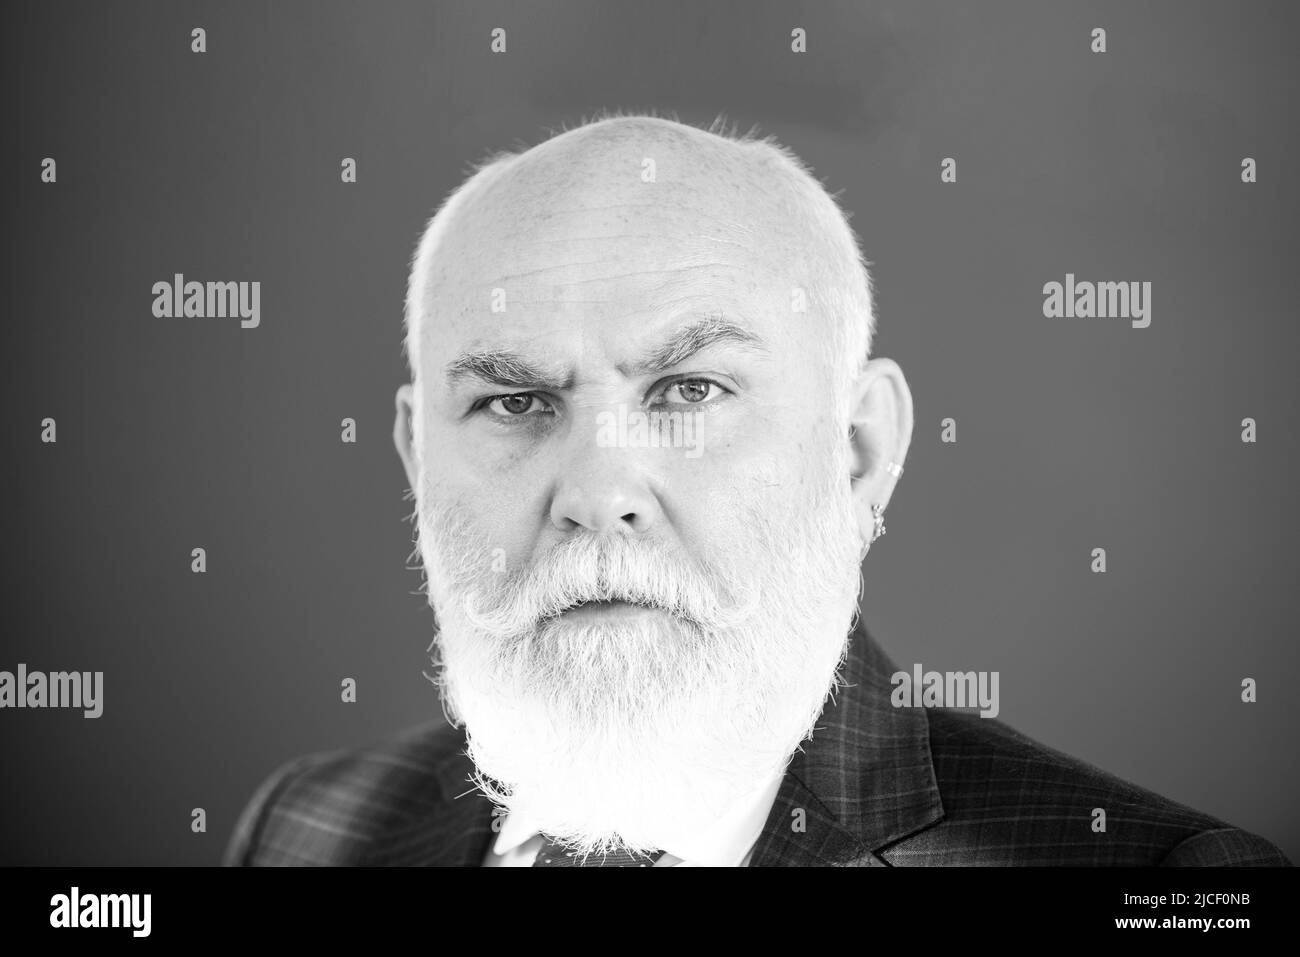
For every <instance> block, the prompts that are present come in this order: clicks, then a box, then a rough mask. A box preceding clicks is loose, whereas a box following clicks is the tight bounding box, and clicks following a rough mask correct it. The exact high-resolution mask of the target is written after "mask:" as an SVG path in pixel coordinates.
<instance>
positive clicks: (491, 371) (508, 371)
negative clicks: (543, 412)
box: [447, 350, 573, 392]
mask: <svg viewBox="0 0 1300 957" xmlns="http://www.w3.org/2000/svg"><path fill="white" fill-rule="evenodd" d="M461 379H481V380H482V381H484V382H491V383H493V384H494V385H503V386H507V387H509V388H513V389H523V388H533V389H536V388H542V389H551V390H553V391H556V392H559V391H562V390H564V389H569V388H572V386H573V376H572V375H569V376H567V377H565V378H564V379H558V378H556V377H555V376H553V375H551V374H549V373H547V372H545V371H543V370H542V369H539V368H538V367H537V366H535V365H533V364H532V363H531V362H529V361H528V360H527V359H525V358H524V357H523V356H521V355H519V353H517V352H507V351H500V350H498V351H492V352H469V353H466V354H464V355H462V356H459V357H458V358H456V359H454V360H452V361H451V362H449V363H447V381H448V383H449V384H452V385H455V384H456V383H457V382H459V381H460V380H461Z"/></svg>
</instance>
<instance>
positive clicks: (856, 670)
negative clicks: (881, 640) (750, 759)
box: [750, 621, 943, 867]
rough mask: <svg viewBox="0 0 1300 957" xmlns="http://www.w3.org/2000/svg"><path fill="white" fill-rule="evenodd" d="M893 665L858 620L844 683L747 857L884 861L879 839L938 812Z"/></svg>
mask: <svg viewBox="0 0 1300 957" xmlns="http://www.w3.org/2000/svg"><path fill="white" fill-rule="evenodd" d="M897 671H898V668H897V667H896V666H895V665H894V664H893V662H892V661H890V660H889V658H888V657H886V655H885V653H884V652H883V651H882V650H881V648H880V646H879V645H878V644H876V642H875V640H874V639H873V638H872V637H871V635H870V634H869V633H868V632H867V629H866V627H865V626H864V625H863V624H862V623H861V622H860V621H859V623H858V626H857V627H856V628H855V629H854V631H853V634H852V635H851V643H850V646H849V653H848V657H847V659H846V661H845V665H844V669H843V672H842V674H843V676H844V682H843V684H842V686H841V687H840V689H839V691H838V693H836V694H835V695H833V696H832V699H831V700H830V701H828V703H827V705H826V707H825V709H824V710H823V711H822V715H821V718H820V720H819V721H818V726H817V728H816V729H815V731H814V733H813V736H812V739H811V740H810V741H806V742H805V743H804V746H803V748H801V749H800V750H799V751H797V752H796V753H795V755H794V757H793V759H792V760H791V761H790V764H789V765H788V767H787V768H786V773H785V778H784V779H783V780H782V782H781V789H780V791H779V792H778V794H777V798H776V801H775V803H774V804H773V807H772V812H771V814H769V815H768V818H767V822H766V824H765V825H764V827H763V832H762V834H761V835H760V837H759V839H758V843H757V845H756V846H755V849H754V855H753V858H752V859H751V861H750V864H751V866H754V867H762V866H787V867H788V866H800V865H834V866H857V867H883V866H888V865H887V864H886V863H885V861H884V860H882V859H881V858H880V856H879V855H878V853H877V852H878V851H880V850H881V849H882V848H884V847H885V846H886V845H889V844H892V843H894V842H895V841H899V840H901V839H903V838H904V837H907V836H908V835H910V834H915V833H916V832H917V831H920V830H923V829H924V828H927V827H930V826H932V825H934V824H936V823H938V822H939V821H940V820H942V819H943V802H942V801H941V800H940V797H939V786H938V782H937V781H936V780H935V774H934V762H933V759H932V757H931V754H930V727H929V720H928V719H927V718H926V715H925V710H924V709H923V708H895V707H894V706H893V705H892V704H891V702H890V693H891V692H892V690H893V685H892V684H891V682H890V676H891V675H893V674H894V673H895V672H897Z"/></svg>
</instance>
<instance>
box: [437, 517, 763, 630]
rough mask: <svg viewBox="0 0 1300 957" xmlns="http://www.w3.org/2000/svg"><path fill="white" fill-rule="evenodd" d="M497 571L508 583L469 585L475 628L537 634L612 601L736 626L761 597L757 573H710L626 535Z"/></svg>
mask: <svg viewBox="0 0 1300 957" xmlns="http://www.w3.org/2000/svg"><path fill="white" fill-rule="evenodd" d="M497 577H499V578H500V579H501V582H500V584H497V583H495V582H493V581H492V580H491V578H490V577H489V576H488V575H481V576H479V581H480V583H481V587H476V588H470V589H467V590H466V592H465V593H464V598H463V600H462V603H461V604H462V609H463V611H464V614H465V617H466V619H467V620H468V621H469V623H470V624H471V625H472V626H473V627H474V628H476V629H478V630H480V631H483V632H487V633H489V634H493V635H497V636H501V637H508V636H511V635H522V634H527V633H531V632H533V631H534V630H535V629H536V628H537V627H539V626H540V625H542V624H544V623H546V622H547V621H550V620H553V619H555V618H558V617H559V616H560V615H562V614H564V612H566V611H569V610H570V609H572V608H574V607H576V606H578V605H580V604H583V603H585V602H605V601H622V602H627V603H628V604H632V605H640V606H642V607H646V608H657V609H660V610H662V611H665V612H667V613H668V614H670V615H672V616H674V617H676V618H678V619H680V620H682V621H684V622H685V623H687V624H688V625H691V626H694V627H697V628H701V629H706V630H716V629H727V628H735V627H738V626H739V625H742V624H744V623H745V622H747V621H749V620H750V619H751V618H752V617H753V616H754V615H755V614H756V613H757V611H758V608H759V604H760V601H761V595H760V590H759V588H758V587H757V583H756V582H754V581H753V580H752V579H749V578H745V579H744V580H743V581H729V580H728V578H729V577H732V578H734V577H735V576H725V575H719V574H717V573H714V575H712V576H708V575H702V574H700V573H699V572H697V571H696V570H695V569H694V568H692V567H691V566H690V565H689V564H687V563H684V562H681V561H680V560H678V559H677V558H676V557H675V556H674V555H672V554H670V553H668V552H667V551H666V550H664V549H662V548H661V547H660V546H651V545H646V544H637V545H632V544H629V543H627V542H626V541H625V540H622V539H614V540H610V539H605V540H597V539H575V540H573V541H570V542H566V543H565V544H563V545H561V546H559V547H557V548H556V549H554V550H553V551H552V552H551V553H550V554H549V555H548V556H547V557H546V558H545V559H544V560H543V561H541V562H538V563H536V564H534V565H533V567H531V568H530V569H529V570H528V571H527V572H526V573H524V574H523V575H522V576H505V575H500V576H497ZM710 578H716V579H718V583H717V584H715V583H714V582H713V581H710ZM720 592H725V593H726V594H727V595H728V597H727V598H724V597H723V596H722V595H721V594H720ZM733 595H734V596H738V597H735V598H732V597H730V596H733Z"/></svg>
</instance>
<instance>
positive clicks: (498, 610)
mask: <svg viewBox="0 0 1300 957" xmlns="http://www.w3.org/2000/svg"><path fill="white" fill-rule="evenodd" d="M834 458H835V459H836V461H835V463H834V467H833V468H832V469H830V470H828V471H829V473H830V474H828V475H827V476H826V478H825V480H824V482H823V489H822V491H821V493H820V494H815V495H814V496H813V497H812V498H813V500H812V501H809V502H807V503H806V504H805V507H804V508H803V509H802V510H801V512H800V513H799V514H789V513H785V512H783V513H782V514H781V515H780V516H777V517H773V516H772V515H770V514H767V513H765V512H764V511H763V510H761V509H751V510H750V513H749V514H748V515H747V520H746V521H744V522H740V523H737V530H736V533H735V537H734V540H731V541H726V542H718V543H716V546H715V547H714V548H713V551H714V553H715V555H716V556H717V557H716V558H715V560H713V561H711V562H700V561H696V560H693V559H692V558H690V557H687V556H686V555H684V554H683V553H682V552H681V551H680V550H679V549H672V548H669V547H668V546H666V545H665V544H663V542H662V541H660V540H656V541H651V540H649V538H648V537H647V539H646V540H641V539H640V538H638V537H637V536H627V535H605V536H599V535H596V534H594V533H582V534H581V535H579V534H578V533H574V534H573V535H571V536H570V537H568V538H566V539H565V540H564V541H563V542H562V543H561V544H559V545H558V546H556V547H555V548H554V549H553V550H552V551H551V552H549V553H548V554H547V555H545V556H544V558H543V559H542V560H540V561H538V562H537V563H536V564H535V565H534V566H533V567H531V568H527V569H522V570H518V571H514V572H512V573H509V574H507V573H503V572H496V573H494V572H492V570H491V563H492V548H491V543H490V542H489V541H487V540H486V538H485V537H484V536H483V535H482V534H481V533H480V532H478V531H476V529H475V525H474V523H473V521H472V517H471V516H469V515H468V514H466V513H465V511H464V510H463V509H461V508H457V507H449V506H440V507H436V508H426V507H418V509H417V510H418V512H419V515H420V526H419V528H420V534H419V541H420V548H421V550H422V552H423V553H424V554H423V557H424V563H425V570H426V573H427V574H428V580H429V597H430V603H431V604H432V605H433V607H434V611H435V613H436V615H437V618H438V622H439V625H440V632H439V635H438V638H437V645H438V651H439V654H438V655H437V656H435V665H436V666H437V682H438V684H439V686H440V687H441V690H442V697H443V707H444V709H445V710H446V712H447V714H448V716H449V717H450V718H452V720H453V721H456V722H457V723H463V724H464V725H465V728H466V734H467V740H468V746H469V755H470V757H471V758H472V759H473V761H474V764H475V766H476V768H477V772H478V773H477V774H476V781H477V783H478V785H479V787H480V788H481V789H482V790H483V791H484V792H485V793H486V794H487V795H488V796H489V797H491V798H492V799H493V800H494V801H495V802H496V803H498V804H499V805H500V806H502V807H504V808H505V809H506V810H507V811H508V812H509V813H511V814H516V813H517V814H520V815H523V816H526V817H527V818H528V819H530V820H532V821H534V822H535V824H536V825H537V827H538V829H539V830H541V831H543V832H544V833H546V834H548V835H550V836H551V837H553V838H556V839H559V840H561V841H563V842H565V843H567V844H568V845H569V846H571V847H572V848H573V849H574V850H575V851H576V852H577V853H578V854H587V853H609V852H616V851H619V850H633V851H653V850H658V849H661V848H663V847H664V846H666V845H669V844H672V843H673V840H674V837H675V836H676V835H678V834H682V833H687V832H692V831H695V830H696V829H698V828H702V827H708V826H709V824H710V823H711V822H713V821H714V820H716V819H717V817H718V816H720V815H721V814H723V813H724V812H726V811H727V810H729V809H731V808H732V807H734V806H735V805H736V803H737V802H738V801H739V800H742V799H744V798H745V797H746V796H747V795H749V794H750V793H752V792H753V791H754V790H755V789H756V788H758V787H760V786H762V785H763V784H764V783H766V782H767V781H768V780H770V779H771V778H772V777H773V776H774V775H777V774H779V773H781V771H782V770H783V768H784V766H785V764H786V762H787V761H788V759H789V758H790V756H791V755H792V754H793V753H794V751H795V749H796V748H797V747H798V746H799V744H800V742H802V741H803V740H804V739H805V738H807V737H808V736H809V735H810V734H811V731H812V728H813V726H814V724H815V722H816V720H817V717H818V716H819V715H820V713H821V710H822V706H823V704H824V702H825V700H826V695H827V693H828V692H829V691H831V690H832V688H833V682H835V681H836V671H837V668H838V666H839V664H840V663H841V661H842V660H843V656H844V654H845V651H846V649H847V636H848V632H849V630H850V629H851V627H852V624H853V619H854V616H855V614H856V612H857V600H858V593H859V588H860V583H861V578H860V567H861V560H862V557H863V555H864V554H865V547H864V543H863V541H862V538H861V535H860V533H859V532H858V529H857V525H856V524H855V521H854V515H853V510H852V502H851V499H850V491H849V486H848V468H847V463H846V462H845V461H844V459H843V456H835V457H834ZM429 513H432V514H429ZM599 598H605V599H609V598H621V599H623V600H628V601H633V602H638V603H642V604H646V605H651V606H657V607H660V608H667V609H672V612H673V613H672V614H664V615H653V616H652V615H638V616H636V617H629V618H628V619H625V620H619V621H615V622H606V621H600V622H595V623H593V622H589V621H588V622H580V621H574V620H572V619H570V618H568V617H565V616H559V612H560V611H562V610H563V609H565V608H567V607H570V606H571V605H573V604H574V603H576V602H577V601H581V600H595V599H599Z"/></svg>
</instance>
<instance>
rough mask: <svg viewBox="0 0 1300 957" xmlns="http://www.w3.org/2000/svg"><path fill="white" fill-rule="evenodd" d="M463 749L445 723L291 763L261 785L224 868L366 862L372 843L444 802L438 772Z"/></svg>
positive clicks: (237, 826)
mask: <svg viewBox="0 0 1300 957" xmlns="http://www.w3.org/2000/svg"><path fill="white" fill-rule="evenodd" d="M463 747H464V738H463V736H462V735H461V733H460V732H459V731H458V730H457V729H455V728H453V727H452V726H451V725H449V724H447V723H446V722H445V721H442V720H439V721H437V722H431V723H429V724H424V725H420V726H418V727H415V728H410V729H408V730H406V731H403V732H401V733H399V734H396V735H394V736H392V737H391V738H388V739H385V740H382V741H379V742H376V743H374V744H371V745H369V746H367V747H363V748H356V749H339V750H333V751H319V752H314V753H311V754H306V755H303V756H300V757H297V758H294V759H292V760H290V761H286V762H284V763H283V764H281V765H280V766H278V767H277V768H276V769H275V770H274V771H272V772H271V773H270V774H269V775H268V776H267V777H266V778H265V779H264V780H263V781H262V782H261V783H260V784H259V785H258V787H257V788H256V790H255V791H254V792H253V795H252V797H251V798H250V799H249V801H248V803H247V805H245V807H244V809H243V811H242V812H241V813H240V815H239V818H238V820H237V821H236V823H235V826H234V829H233V831H232V832H231V837H230V840H229V842H228V843H227V846H226V849H225V853H224V854H223V856H222V864H223V865H225V866H228V867H230V866H236V867H240V866H243V867H250V866H275V865H299V866H304V865H305V866H310V865H330V866H348V865H359V864H364V863H365V861H366V859H367V856H368V854H369V851H370V849H371V846H372V844H373V841H374V840H375V838H376V837H377V836H379V835H381V834H384V833H387V832H388V831H390V830H391V829H392V828H393V827H395V826H399V825H400V824H401V823H402V822H403V821H405V820H407V819H409V818H411V817H413V816H416V815H419V814H422V813H423V814H428V813H430V811H431V810H433V806H434V805H436V803H437V802H438V801H440V800H442V799H443V797H444V795H443V794H442V788H441V786H440V784H439V781H438V776H437V774H436V772H435V768H436V767H437V766H438V765H439V764H440V763H442V762H443V761H445V760H446V759H447V758H449V757H451V756H452V755H454V754H456V753H458V752H459V750H460V749H461V748H463Z"/></svg>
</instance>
